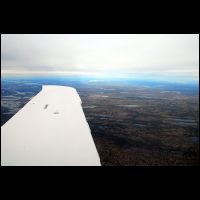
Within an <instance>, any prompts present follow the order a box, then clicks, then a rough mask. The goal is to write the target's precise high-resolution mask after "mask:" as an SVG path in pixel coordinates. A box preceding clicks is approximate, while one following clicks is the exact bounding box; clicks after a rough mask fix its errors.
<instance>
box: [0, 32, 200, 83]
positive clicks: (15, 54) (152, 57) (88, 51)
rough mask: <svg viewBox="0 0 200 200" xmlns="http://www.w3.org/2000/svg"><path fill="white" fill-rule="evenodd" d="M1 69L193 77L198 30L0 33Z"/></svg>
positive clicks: (197, 58)
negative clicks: (189, 32)
mask: <svg viewBox="0 0 200 200" xmlns="http://www.w3.org/2000/svg"><path fill="white" fill-rule="evenodd" d="M1 72H2V73H59V72H62V73H63V72H66V73H67V72H71V73H97V72H98V73H105V74H106V73H107V74H111V73H118V74H126V73H127V74H130V73H139V74H140V73H143V74H145V73H146V74H157V75H164V74H165V75H166V74H168V75H171V74H172V75H177V76H185V77H189V78H191V79H193V78H194V79H198V73H199V35H148V34H147V35H79V34H77V35H4V34H3V35H1Z"/></svg>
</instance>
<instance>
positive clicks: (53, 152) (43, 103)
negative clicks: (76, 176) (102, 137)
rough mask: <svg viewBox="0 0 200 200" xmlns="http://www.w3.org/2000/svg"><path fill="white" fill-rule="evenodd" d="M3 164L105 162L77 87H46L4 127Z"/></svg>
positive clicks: (51, 164)
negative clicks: (95, 141) (88, 121)
mask: <svg viewBox="0 0 200 200" xmlns="http://www.w3.org/2000/svg"><path fill="white" fill-rule="evenodd" d="M1 165H12V166H13V165H19V166H49V165H50V166H61V165H64V166H100V165H101V163H100V158H99V155H98V152H97V149H96V147H95V144H94V141H93V138H92V135H91V131H90V128H89V125H88V123H87V121H86V118H85V115H84V112H83V110H82V107H81V99H80V97H79V95H78V93H77V91H76V90H75V89H74V88H71V87H66V86H54V85H45V86H43V87H42V90H41V91H40V92H39V93H38V94H37V95H36V96H35V97H33V98H32V99H31V100H30V101H29V102H28V103H27V104H26V105H25V106H24V107H23V108H22V109H21V110H20V111H19V112H17V113H16V114H15V115H14V116H13V117H12V118H11V119H10V120H8V121H7V122H6V123H5V124H4V125H3V126H2V127H1Z"/></svg>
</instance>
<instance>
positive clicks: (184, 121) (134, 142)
mask: <svg viewBox="0 0 200 200" xmlns="http://www.w3.org/2000/svg"><path fill="white" fill-rule="evenodd" d="M42 84H59V85H68V86H73V87H75V88H76V89H77V91H78V93H79V95H80V97H81V99H82V107H83V110H84V113H85V115H86V119H87V121H88V123H89V126H90V129H91V133H92V135H93V138H94V141H95V144H96V147H97V150H98V152H99V155H100V159H101V163H102V165H106V166H113V165H114V166H116V165H118V166H119V165H127V166H130V165H131V166H143V165H145V166H146V165H148V166H149V165H150V166H152V165H153V166H155V165H156V166H157V165H158V166H162V165H164V166H178V165H181V166H188V165H189V166H195V165H199V93H198V92H197V90H195V91H193V90H191V88H190V87H189V88H188V87H185V86H184V87H182V86H181V87H176V86H175V85H173V86H171V85H170V86H167V87H156V86H155V85H150V86H144V85H140V84H132V83H131V84H124V83H120V84H116V83H114V84H113V83H109V82H107V83H103V82H95V81H94V82H90V81H87V80H84V81H83V80H81V81H80V80H79V81H74V79H71V80H67V81H66V80H65V79H59V80H57V79H47V80H43V79H33V80H32V79H28V80H26V79H25V80H18V79H17V80H13V79H9V80H3V81H2V88H1V95H2V97H1V125H3V124H4V123H5V122H6V121H7V120H8V119H10V118H11V117H12V116H13V115H14V114H15V113H16V112H17V111H18V110H19V109H20V108H21V107H23V105H25V104H26V103H27V102H28V101H29V100H30V98H31V97H33V96H34V95H35V94H37V93H38V92H39V91H40V90H41V86H42Z"/></svg>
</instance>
